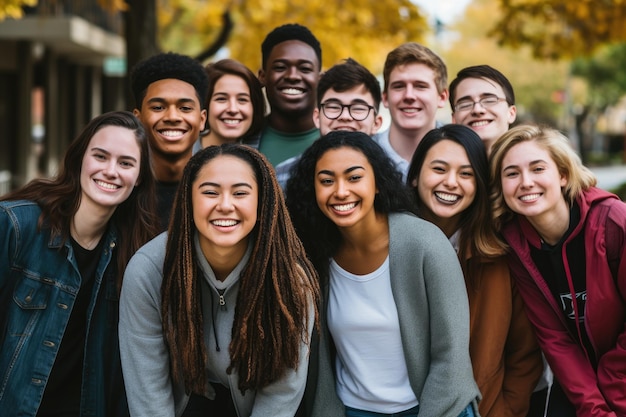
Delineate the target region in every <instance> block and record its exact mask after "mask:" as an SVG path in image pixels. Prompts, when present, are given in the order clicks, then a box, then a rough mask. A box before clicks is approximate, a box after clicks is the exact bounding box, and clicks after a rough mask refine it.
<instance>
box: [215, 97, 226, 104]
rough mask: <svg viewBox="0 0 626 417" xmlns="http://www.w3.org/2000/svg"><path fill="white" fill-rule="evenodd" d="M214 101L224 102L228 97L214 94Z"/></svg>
mask: <svg viewBox="0 0 626 417" xmlns="http://www.w3.org/2000/svg"><path fill="white" fill-rule="evenodd" d="M213 101H214V102H216V103H224V102H225V101H226V97H225V96H221V95H220V96H214V97H213Z"/></svg>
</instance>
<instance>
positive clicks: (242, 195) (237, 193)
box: [233, 190, 250, 198]
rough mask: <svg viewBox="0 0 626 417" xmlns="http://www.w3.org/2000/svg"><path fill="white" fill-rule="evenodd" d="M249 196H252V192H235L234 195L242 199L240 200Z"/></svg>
mask: <svg viewBox="0 0 626 417" xmlns="http://www.w3.org/2000/svg"><path fill="white" fill-rule="evenodd" d="M249 194H250V192H249V191H248V190H235V191H234V192H233V195H234V196H235V197H240V198H241V197H245V196H247V195H249Z"/></svg>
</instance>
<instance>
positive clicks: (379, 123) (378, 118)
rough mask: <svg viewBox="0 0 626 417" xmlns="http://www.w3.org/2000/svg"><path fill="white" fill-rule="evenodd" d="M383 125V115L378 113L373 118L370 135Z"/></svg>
mask: <svg viewBox="0 0 626 417" xmlns="http://www.w3.org/2000/svg"><path fill="white" fill-rule="evenodd" d="M382 125H383V116H381V115H380V114H377V115H376V118H375V119H374V125H373V126H372V135H371V136H374V135H375V134H376V133H377V132H378V129H380V127H381V126H382Z"/></svg>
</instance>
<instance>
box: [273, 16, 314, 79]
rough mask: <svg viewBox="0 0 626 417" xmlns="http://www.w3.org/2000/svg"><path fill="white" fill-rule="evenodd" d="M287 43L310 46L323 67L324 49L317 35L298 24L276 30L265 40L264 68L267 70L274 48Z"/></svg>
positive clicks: (290, 24)
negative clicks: (297, 42) (295, 42)
mask: <svg viewBox="0 0 626 417" xmlns="http://www.w3.org/2000/svg"><path fill="white" fill-rule="evenodd" d="M286 41H300V42H304V43H306V44H307V45H309V46H310V47H311V48H312V49H313V51H315V55H317V60H318V61H319V62H318V64H319V66H320V67H321V65H322V47H321V46H320V42H319V41H318V40H317V38H316V37H315V35H314V34H313V33H312V32H311V31H310V30H309V28H307V27H306V26H302V25H299V24H297V23H287V24H285V25H282V26H278V27H276V28H274V29H273V30H272V31H271V32H270V33H268V34H267V36H266V37H265V40H263V43H262V44H261V55H262V57H263V62H262V64H263V68H265V64H266V63H267V59H268V57H269V56H270V54H271V53H272V49H274V47H275V46H276V45H278V44H279V43H282V42H286Z"/></svg>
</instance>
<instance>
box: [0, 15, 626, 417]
mask: <svg viewBox="0 0 626 417" xmlns="http://www.w3.org/2000/svg"><path fill="white" fill-rule="evenodd" d="M290 30H294V28H293V27H290ZM295 30H296V32H297V31H301V30H302V29H300V28H299V27H296V28H295ZM290 33H291V32H290ZM268 38H269V36H268ZM310 39H311V36H310V33H305V35H303V36H300V37H297V38H296V39H295V40H294V39H287V40H284V39H279V40H278V41H276V42H275V45H271V46H269V47H268V51H267V62H265V59H266V57H265V55H264V65H263V66H264V69H265V72H264V73H263V74H262V76H261V77H259V79H260V80H261V81H260V82H259V80H258V79H257V78H256V77H255V76H254V75H253V74H252V72H251V71H249V70H248V69H247V68H245V66H243V65H241V64H240V63H238V62H236V61H234V60H223V61H219V62H217V63H213V64H210V65H209V66H208V67H207V68H206V71H207V73H208V78H209V80H210V87H209V88H208V91H205V92H203V93H200V90H199V89H198V88H196V87H195V85H193V83H191V82H188V81H184V82H185V83H187V86H191V87H193V88H195V92H196V95H197V97H196V98H197V99H198V102H199V103H203V102H204V101H205V97H206V103H207V104H206V107H207V109H206V110H204V109H202V107H203V106H201V105H197V104H193V103H192V104H191V105H190V104H188V103H187V102H185V104H184V105H181V104H177V106H179V108H180V111H181V112H183V113H185V112H186V113H190V114H191V113H193V114H196V113H197V116H198V117H197V123H196V124H197V126H196V128H197V129H196V130H197V131H203V132H202V134H201V135H200V137H199V138H195V139H197V142H196V145H195V149H194V151H193V156H191V158H190V159H189V160H188V161H187V162H186V163H185V164H184V167H183V169H182V174H181V176H180V179H179V181H178V182H177V183H176V185H175V186H173V187H170V188H172V191H171V193H172V197H171V204H170V203H168V204H167V205H166V206H165V209H166V210H167V211H168V213H167V216H166V217H165V220H166V221H164V217H163V216H161V220H159V215H162V211H163V210H161V209H159V211H158V210H157V199H156V198H155V197H156V194H155V193H156V192H155V189H157V186H158V185H159V184H158V178H157V180H156V181H155V177H154V175H153V173H154V172H155V168H154V160H152V162H151V157H152V158H154V156H151V152H152V153H154V151H155V149H154V143H153V142H154V138H151V135H154V133H153V132H151V131H150V126H149V125H147V124H146V123H145V120H144V119H145V118H146V116H144V115H142V112H144V113H147V112H158V111H161V108H162V107H167V106H164V105H163V104H162V102H164V101H165V99H163V98H155V99H151V98H150V97H151V95H150V94H151V93H150V90H149V88H151V87H147V88H146V87H145V86H144V87H141V88H138V91H139V97H140V99H139V101H142V100H143V101H144V106H145V107H143V108H142V107H141V106H138V109H136V110H135V112H134V113H135V114H134V115H133V114H132V113H130V112H111V113H106V114H103V115H101V116H98V117H96V118H95V119H93V120H92V121H91V122H90V123H89V124H88V125H87V126H86V128H85V129H84V131H83V132H82V133H81V134H80V135H79V136H78V138H77V139H76V140H75V141H74V142H73V143H72V144H71V145H70V147H69V148H68V151H67V153H66V156H65V159H64V164H63V167H62V169H61V171H60V173H59V175H58V176H57V177H55V178H53V179H50V180H35V181H33V182H31V183H29V184H27V185H26V186H24V187H22V188H21V189H18V190H16V191H13V192H11V193H9V194H7V195H5V196H2V197H1V198H0V200H1V201H0V233H2V236H3V238H2V240H1V242H0V300H2V301H3V303H2V305H3V307H1V308H0V325H1V326H2V327H0V330H1V332H2V333H0V378H1V380H2V381H3V383H2V384H1V385H0V408H1V409H2V410H6V412H8V414H7V415H11V416H12V415H16V416H17V415H32V416H48V415H63V416H71V415H88V414H89V415H97V416H105V415H106V416H114V415H115V416H118V415H125V414H127V412H128V411H130V415H132V416H150V417H153V416H161V415H163V416H200V415H206V416H226V417H230V416H233V417H234V416H238V417H243V416H285V417H288V416H294V415H299V416H320V417H322V416H324V417H327V416H331V417H334V416H337V417H338V416H347V417H377V416H378V417H380V416H404V417H417V416H419V417H423V416H427V417H428V416H432V417H457V416H458V417H464V416H483V417H487V416H493V417H500V416H519V417H523V416H526V415H528V416H534V415H553V416H556V415H559V416H574V415H576V416H578V417H581V416H585V417H587V416H593V417H599V416H610V417H619V416H626V376H625V375H626V365H625V364H626V330H625V328H626V327H625V324H626V261H623V259H626V257H625V255H626V244H625V242H624V240H625V239H624V238H625V237H626V205H625V204H624V203H623V202H621V201H620V200H619V199H618V198H617V197H616V196H615V195H613V194H610V193H608V192H606V191H603V190H600V189H598V188H596V187H595V185H596V180H595V178H594V177H593V175H592V173H591V172H590V171H589V170H588V169H587V168H585V167H584V166H583V165H582V163H581V160H580V158H579V157H578V156H577V154H576V153H575V152H574V150H573V149H572V148H571V146H570V143H569V141H568V139H567V138H566V137H565V136H563V135H562V134H561V133H560V132H558V131H557V130H555V129H553V128H549V127H542V126H536V125H532V124H522V125H519V126H516V127H512V128H510V129H509V124H511V123H513V121H514V119H515V105H514V95H513V91H512V87H511V86H510V83H508V80H506V78H505V77H504V76H503V75H502V74H501V73H500V72H499V71H497V70H495V69H493V68H491V67H489V66H486V65H480V66H476V67H469V68H466V69H464V70H462V71H460V72H459V74H458V75H457V78H456V79H455V80H454V81H453V82H452V83H451V85H450V87H449V90H448V88H447V86H445V87H444V88H443V89H442V88H441V86H439V84H441V83H442V81H443V83H444V84H445V81H446V78H445V75H444V76H443V78H442V75H441V73H440V72H441V71H442V68H443V71H445V65H443V63H442V61H441V60H440V59H439V58H438V57H437V56H436V55H435V54H433V53H432V51H430V50H428V48H425V47H423V46H421V45H418V44H413V43H410V44H405V45H402V46H400V47H399V48H397V49H396V50H394V51H392V52H391V53H390V54H389V56H388V60H387V61H388V62H386V65H385V81H384V87H383V91H382V92H381V88H380V86H379V84H378V81H377V80H376V78H375V77H374V76H373V75H372V74H371V73H370V72H369V71H368V70H367V69H365V68H364V67H363V66H362V65H360V64H358V63H357V62H356V61H354V60H352V59H348V60H346V61H345V62H342V63H340V64H337V65H335V66H333V67H331V68H330V69H328V70H327V71H326V72H325V73H324V74H323V75H322V76H321V77H320V79H319V84H318V85H317V91H316V93H317V95H316V100H315V106H314V108H312V109H311V114H309V119H310V123H312V124H313V125H314V126H315V135H312V134H311V132H309V131H305V132H304V136H305V137H306V139H305V140H304V142H306V146H305V147H304V150H303V151H302V152H300V151H299V150H298V147H294V148H293V149H291V150H290V152H289V153H286V152H285V149H284V148H282V147H281V146H278V145H276V143H280V140H283V139H285V138H284V137H282V138H280V140H278V141H277V142H276V143H275V144H273V145H272V144H270V139H268V137H272V135H273V136H274V137H275V138H276V137H279V136H280V135H281V133H280V132H281V130H280V128H279V127H280V126H281V125H280V123H278V124H277V125H275V127H273V128H271V127H268V126H271V122H270V118H271V117H274V118H278V117H280V116H281V115H282V116H285V115H287V113H288V111H287V110H288V109H289V106H290V100H291V101H294V102H296V101H297V100H298V96H300V95H301V92H302V91H304V90H305V87H301V86H300V84H296V83H295V82H294V84H293V86H292V87H289V88H285V87H281V90H280V91H282V92H283V95H284V97H283V100H284V101H285V103H286V104H285V103H283V104H284V107H281V104H278V103H274V102H273V100H275V99H276V98H275V97H274V98H272V99H271V100H270V105H271V106H272V113H273V114H274V116H272V115H271V114H270V116H268V118H265V107H264V106H265V102H264V100H263V96H262V93H261V85H263V86H264V87H265V88H266V89H268V88H270V85H271V82H270V81H268V78H271V77H276V79H275V80H274V81H273V82H274V83H276V84H278V85H280V84H279V83H280V82H279V81H277V80H278V79H279V78H280V76H278V75H276V73H284V74H290V75H285V77H291V79H294V80H295V79H297V78H298V77H299V76H298V74H297V72H298V71H303V72H304V73H305V76H309V74H310V71H311V68H315V66H316V65H317V66H318V67H319V65H320V62H316V63H315V62H314V63H313V65H309V64H308V61H306V60H305V61H306V62H305V64H306V65H304V64H303V63H302V60H299V59H294V60H293V61H294V63H293V65H292V60H291V58H288V56H290V54H292V55H293V54H294V53H295V52H298V51H300V53H302V54H303V56H307V57H308V56H311V57H312V58H311V59H313V60H315V59H321V52H320V54H319V55H317V57H316V52H317V49H316V47H315V43H311V41H310ZM294 42H295V44H294ZM311 45H313V46H311ZM290 47H291V48H292V49H289V48H290ZM318 47H319V45H318ZM306 48H311V50H310V51H309V50H307V49H306ZM277 51H278V52H277ZM294 51H295V52H294ZM302 51H305V52H302ZM279 52H280V53H282V54H283V55H280V53H279ZM296 56H297V55H296ZM174 74H175V73H170V74H169V75H167V76H165V77H164V79H165V81H169V82H170V85H175V84H176V83H172V82H171V81H172V80H174V81H180V80H182V78H177V76H176V75H174ZM162 81H163V80H161V79H158V77H157V78H154V79H150V80H149V81H146V83H147V85H149V86H150V85H154V84H157V83H160V82H162ZM169 88H171V90H168V91H175V88H173V87H169ZM191 91H194V90H191ZM448 92H449V93H448ZM207 93H208V95H207ZM172 94H175V93H172ZM267 94H268V99H269V96H270V95H271V94H273V93H270V92H268V93H267ZM448 94H449V97H448ZM164 96H165V94H164ZM196 98H193V99H192V100H190V101H192V102H194V103H195V100H196ZM446 98H449V99H450V103H451V106H452V109H453V123H452V124H447V125H441V124H439V123H436V121H435V120H434V113H432V112H431V110H432V109H433V108H434V109H436V108H438V107H441V105H442V104H441V102H442V99H443V101H445V99H446ZM151 100H152V101H151ZM428 100H430V102H428ZM174 101H176V102H180V100H178V101H177V100H174ZM183 101H184V100H183ZM381 101H382V102H383V104H385V106H388V107H389V108H390V114H391V118H392V120H391V126H390V128H389V129H388V130H386V131H385V132H377V131H378V129H379V128H380V126H381V124H382V119H381V116H380V114H379V106H380V103H381ZM151 103H152V104H151ZM154 103H158V105H157V104H154ZM291 104H293V103H291ZM194 106H197V107H198V108H197V109H194ZM291 107H292V110H291V111H292V112H293V115H292V116H291V117H293V118H298V117H302V115H301V114H300V113H299V111H298V110H297V106H296V105H292V106H291ZM294 109H295V110H294ZM167 111H169V110H167ZM172 112H174V110H172ZM429 112H430V113H432V114H430V113H429ZM427 113H428V114H427ZM425 118H427V119H428V121H427V122H426V121H425ZM207 119H208V126H206V127H208V128H207V129H204V127H205V126H204V122H205V120H207ZM142 122H143V123H142ZM412 123H413V124H415V126H418V127H413V128H411V124H412ZM171 126H172V127H169V128H168V130H166V129H160V132H161V133H162V136H163V138H164V139H165V140H166V141H167V140H169V141H170V142H171V143H172V144H170V145H171V146H175V144H173V143H174V142H175V141H174V139H175V136H176V135H177V134H178V133H177V130H176V129H178V127H176V126H175V125H174V124H172V125H171ZM276 126H278V127H276ZM282 126H285V124H283V125H282ZM503 126H504V128H503ZM272 129H274V131H272V132H269V133H268V130H272ZM411 129H412V130H411ZM411 131H413V136H412V140H413V142H415V143H413V142H411V143H409V142H407V141H405V142H403V141H404V140H406V139H407V138H408V137H409V136H410V135H409V133H410V132H411ZM415 131H419V134H417V135H416V134H415ZM163 132H165V133H163ZM496 132H498V133H497V134H496ZM266 134H267V135H268V136H265V135H266ZM284 136H285V137H287V136H288V135H284ZM309 137H313V138H314V140H309V139H310V138H309ZM416 137H417V140H415V138H416ZM264 141H265V145H264ZM149 146H151V147H152V149H149ZM298 146H301V144H300V145H298ZM255 147H256V148H258V149H255ZM159 152H161V153H159V155H158V158H160V159H161V160H167V159H168V158H167V154H166V152H165V151H159ZM407 154H408V155H409V157H408V159H407V158H406V156H407ZM151 163H152V165H153V166H152V167H151ZM157 171H158V170H157ZM160 202H161V204H162V203H163V200H160ZM165 209H164V210H165ZM170 210H171V214H169V211H170ZM164 227H166V229H167V230H166V231H164V232H163V233H161V234H158V235H157V233H158V230H159V228H161V229H163V228H164ZM122 278H123V279H122ZM118 303H119V309H118ZM118 314H119V329H118ZM59 323H63V325H62V326H59V325H58V324H59ZM118 346H119V347H118ZM77 352H78V353H77ZM542 353H543V357H545V360H546V362H547V364H546V363H544V360H543V359H542ZM120 364H121V367H120V366H119V365H120ZM550 369H551V371H552V372H553V373H554V380H553V382H552V383H549V384H548V386H547V388H546V386H544V385H542V383H541V381H540V380H541V376H542V374H544V375H545V374H546V373H549V370H550ZM66 381H71V384H68V383H66ZM544 390H545V391H548V395H547V396H548V397H550V396H551V395H552V396H554V393H559V394H560V395H561V397H559V399H558V400H555V401H553V402H550V401H548V400H545V399H544V400H543V401H539V408H540V411H539V413H540V414H533V413H534V411H533V401H532V397H533V392H535V393H540V392H542V391H544Z"/></svg>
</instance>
